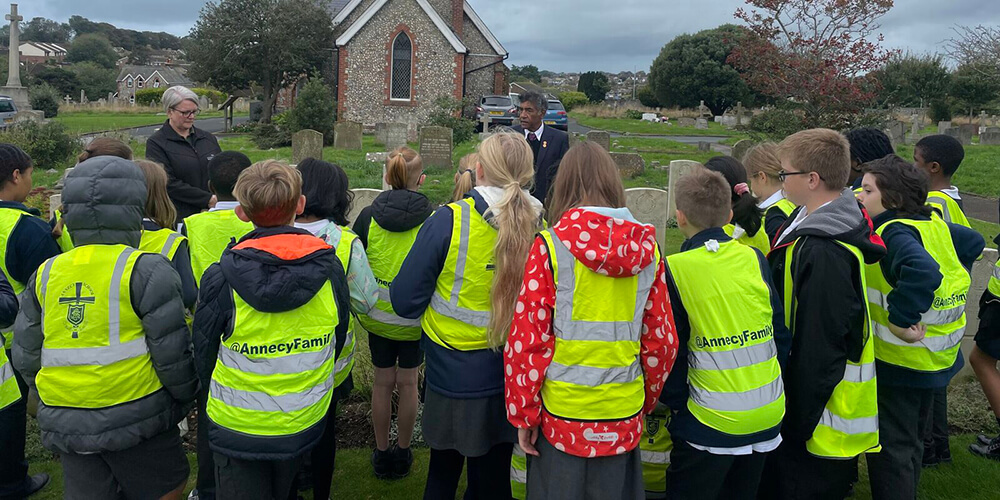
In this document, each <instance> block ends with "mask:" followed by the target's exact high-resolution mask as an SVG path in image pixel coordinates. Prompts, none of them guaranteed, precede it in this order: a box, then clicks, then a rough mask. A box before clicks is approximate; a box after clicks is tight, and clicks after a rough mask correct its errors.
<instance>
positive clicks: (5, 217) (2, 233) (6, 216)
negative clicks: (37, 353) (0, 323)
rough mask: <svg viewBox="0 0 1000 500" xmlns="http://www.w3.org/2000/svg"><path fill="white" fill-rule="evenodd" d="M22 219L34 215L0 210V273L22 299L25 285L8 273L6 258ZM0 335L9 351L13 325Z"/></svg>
mask: <svg viewBox="0 0 1000 500" xmlns="http://www.w3.org/2000/svg"><path fill="white" fill-rule="evenodd" d="M21 217H32V215H31V214H29V213H27V212H24V211H22V210H18V209H16V208H0V271H3V275H4V276H5V277H6V278H7V282H8V283H10V286H11V287H12V288H13V289H14V295H16V296H17V297H19V298H20V297H21V292H23V291H24V283H21V282H20V281H17V280H15V279H14V278H12V277H11V276H10V273H9V272H7V259H6V258H5V257H6V256H7V243H8V242H9V241H10V235H11V234H12V233H13V232H14V227H16V226H17V223H18V221H20V220H21ZM0 335H2V336H3V339H4V344H5V345H6V346H7V348H8V349H9V348H10V346H11V345H12V344H13V343H14V327H13V325H11V326H10V327H8V328H7V329H6V330H3V331H2V332H0Z"/></svg>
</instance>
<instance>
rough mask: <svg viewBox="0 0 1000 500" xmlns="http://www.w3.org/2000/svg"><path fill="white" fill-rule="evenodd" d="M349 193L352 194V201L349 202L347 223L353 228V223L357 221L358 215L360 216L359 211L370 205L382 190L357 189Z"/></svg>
mask: <svg viewBox="0 0 1000 500" xmlns="http://www.w3.org/2000/svg"><path fill="white" fill-rule="evenodd" d="M351 192H353V193H354V200H353V201H351V210H350V211H349V212H347V222H348V223H350V225H352V226H353V225H354V221H355V220H357V218H358V215H360V214H361V210H363V209H364V208H365V207H367V206H368V205H371V204H372V202H373V201H375V198H376V197H377V196H378V195H379V194H381V193H382V190H381V189H368V188H358V189H352V190H351Z"/></svg>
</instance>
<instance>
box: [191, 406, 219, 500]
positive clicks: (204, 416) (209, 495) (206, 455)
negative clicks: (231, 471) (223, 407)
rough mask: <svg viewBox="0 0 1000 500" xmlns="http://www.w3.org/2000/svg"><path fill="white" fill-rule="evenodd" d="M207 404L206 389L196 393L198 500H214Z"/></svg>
mask: <svg viewBox="0 0 1000 500" xmlns="http://www.w3.org/2000/svg"><path fill="white" fill-rule="evenodd" d="M207 403H208V388H207V387H204V388H202V389H201V390H199V391H198V443H197V445H198V448H197V450H196V451H197V452H198V479H197V482H196V483H195V488H197V489H198V499H199V500H215V455H214V454H213V453H212V448H211V447H209V445H208V425H209V424H208V413H206V412H205V405H206V404H207Z"/></svg>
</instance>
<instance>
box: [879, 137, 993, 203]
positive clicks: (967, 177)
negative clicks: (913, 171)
mask: <svg viewBox="0 0 1000 500" xmlns="http://www.w3.org/2000/svg"><path fill="white" fill-rule="evenodd" d="M896 154H898V155H899V156H902V157H903V158H904V159H906V160H907V161H912V160H913V146H912V145H908V144H905V145H900V146H897V147H896ZM998 174H1000V146H980V145H972V146H966V147H965V160H963V161H962V165H961V166H960V167H958V171H957V172H955V176H954V177H952V183H953V184H955V185H956V186H958V189H959V190H961V191H962V192H964V193H972V194H977V195H980V196H987V197H992V198H995V197H997V196H1000V175H998Z"/></svg>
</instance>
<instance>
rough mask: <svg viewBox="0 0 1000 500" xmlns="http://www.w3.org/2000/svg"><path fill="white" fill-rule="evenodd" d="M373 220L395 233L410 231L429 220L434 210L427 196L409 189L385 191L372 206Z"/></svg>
mask: <svg viewBox="0 0 1000 500" xmlns="http://www.w3.org/2000/svg"><path fill="white" fill-rule="evenodd" d="M371 207H372V219H373V220H374V221H375V222H376V223H378V225H379V226H381V227H382V228H383V229H385V230H387V231H392V232H394V233H401V232H404V231H409V230H410V229H413V228H415V227H417V226H419V225H421V224H423V223H424V221H425V220H427V218H428V217H430V215H431V213H433V212H434V208H433V207H432V206H431V202H430V200H428V199H427V197H426V196H424V195H422V194H420V193H418V192H416V191H410V190H408V189H393V190H391V191H383V192H382V193H381V194H379V195H378V196H377V197H376V198H375V201H373V202H372V204H371Z"/></svg>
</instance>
